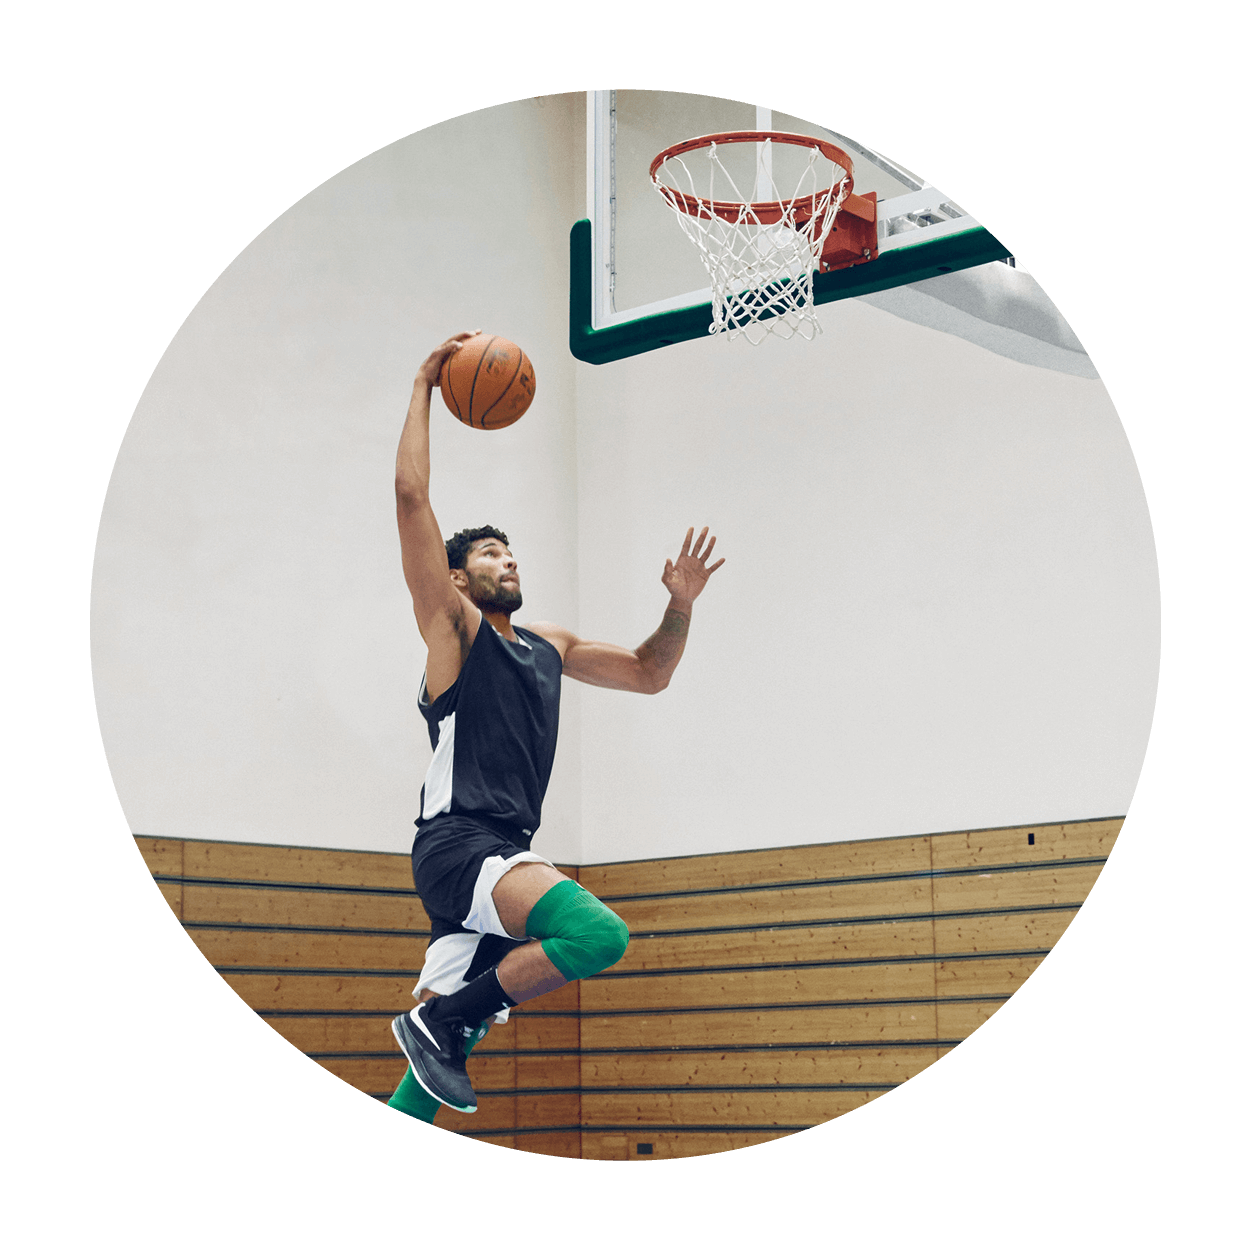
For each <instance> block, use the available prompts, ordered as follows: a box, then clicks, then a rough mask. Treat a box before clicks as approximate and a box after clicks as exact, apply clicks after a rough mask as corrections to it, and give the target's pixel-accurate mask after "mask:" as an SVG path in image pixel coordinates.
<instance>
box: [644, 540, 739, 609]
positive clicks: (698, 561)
mask: <svg viewBox="0 0 1251 1251" xmlns="http://www.w3.org/2000/svg"><path fill="white" fill-rule="evenodd" d="M694 534H695V527H694V526H692V527H691V528H690V529H689V530H688V531H687V532H686V538H685V539H683V541H682V550H681V551H680V552H679V553H678V558H677V560H676V561H674V560H666V561H665V571H664V573H663V574H661V575H660V580H661V582H663V583H664V586H665V590H666V591H668V592H669V594H670V595H672V596H673V597H674V599H680V600H685V601H686V602H687V603H690V602H691V601H692V600H694V599H695V598H696V597H697V596H698V595H699V593H700V592H701V591H702V590H703V589H704V587H705V586H706V585H707V583H708V579H709V578H710V577H711V576H712V574H714V573H715V572H716V571H717V570H718V569H720V568H721V566H722V565H724V564H725V557H724V556H723V557H722V558H721V559H720V560H718V561H717V562H716V564H713V565H710V564H709V563H708V558H709V557H710V556H711V555H712V549H713V546H714V545H715V543H716V541H717V536H716V535H715V534H714V535H713V536H712V538H711V539H708V546H707V547H705V546H704V540H705V539H706V538H708V527H707V526H705V527H704V528H703V529H702V530H701V531H700V532H699V538H697V539H696V540H695V546H694V547H693V548H692V546H691V538H692V537H693V536H694Z"/></svg>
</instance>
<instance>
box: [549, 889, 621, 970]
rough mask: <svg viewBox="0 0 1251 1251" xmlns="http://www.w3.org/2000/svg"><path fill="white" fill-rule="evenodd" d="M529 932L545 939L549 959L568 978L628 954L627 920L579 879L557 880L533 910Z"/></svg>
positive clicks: (609, 965)
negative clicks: (604, 903)
mask: <svg viewBox="0 0 1251 1251" xmlns="http://www.w3.org/2000/svg"><path fill="white" fill-rule="evenodd" d="M526 933H527V934H528V935H529V937H531V938H538V939H542V942H543V951H544V953H545V954H546V955H547V958H548V959H549V960H550V961H551V962H552V963H553V964H554V965H555V966H556V967H557V968H558V969H559V970H560V971H561V973H562V974H564V976H565V978H566V980H567V981H570V982H574V981H577V980H578V978H580V977H590V976H591V974H593V973H599V972H602V971H603V970H604V969H607V968H610V967H611V966H612V965H614V964H616V963H617V961H618V960H620V959H621V957H622V956H624V955H625V949H626V944H627V943H628V942H629V941H630V931H629V930H628V929H626V923H625V922H624V921H623V920H622V919H621V918H620V917H619V916H618V915H617V914H616V913H615V912H614V911H613V910H612V909H611V908H606V907H605V906H604V905H603V904H602V903H600V901H599V900H598V899H596V898H595V896H594V895H592V894H591V892H590V891H588V890H585V889H583V888H582V887H581V886H579V885H578V883H577V882H572V881H571V882H557V883H556V885H555V886H553V887H552V889H551V890H549V891H548V892H547V894H546V895H544V896H543V897H542V899H540V900H539V901H538V903H536V904H535V905H534V907H533V908H531V909H530V915H529V916H528V917H527V918H526Z"/></svg>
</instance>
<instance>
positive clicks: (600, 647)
mask: <svg viewBox="0 0 1251 1251" xmlns="http://www.w3.org/2000/svg"><path fill="white" fill-rule="evenodd" d="M694 534H695V528H694V527H693V526H692V527H691V529H689V530H688V531H687V532H686V538H685V539H684V540H683V542H682V550H681V552H679V553H678V558H677V560H676V561H675V560H666V561H665V571H664V573H663V574H661V577H660V580H661V582H662V583H663V584H664V587H665V590H667V591H668V592H669V605H668V607H667V608H666V609H665V615H664V617H662V618H661V622H660V626H659V627H658V628H657V630H656V631H655V633H654V634H652V635H650V636H649V637H648V638H647V639H645V640H644V641H643V642H642V643H640V644H639V645H638V647H636V648H635V649H634V650H633V651H631V650H630V649H629V648H626V647H618V646H617V645H616V644H613V643H594V642H591V641H590V640H589V639H580V638H578V637H577V635H575V634H573V633H572V632H571V631H569V630H566V629H564V628H562V627H561V626H555V625H551V624H549V623H547V622H539V623H537V624H535V625H532V626H531V627H530V628H531V629H532V630H534V631H535V632H536V633H538V634H541V635H543V637H544V638H546V639H548V641H549V642H551V643H552V644H554V645H555V646H556V648H557V649H558V650H559V651H560V653H561V656H562V658H563V661H564V672H565V674H566V675H567V676H568V677H571V678H576V679H577V680H578V681H579V682H586V683H588V684H589V685H590V686H603V687H608V688H609V689H610V690H614V691H635V692H638V693H639V694H644V695H655V694H657V693H658V692H660V691H663V690H664V689H665V687H666V686H668V685H669V679H670V678H671V677H672V676H673V671H674V670H675V669H676V668H677V667H678V661H679V660H681V659H682V653H683V652H684V651H685V650H686V636H687V633H688V631H689V630H690V626H691V606H692V605H693V604H694V602H695V600H696V599H698V598H699V595H700V593H701V592H702V591H703V589H704V587H705V586H706V585H707V584H708V579H709V578H710V577H711V576H712V574H713V573H715V572H716V570H718V569H720V568H721V566H722V565H723V564H725V559H724V557H723V558H721V559H720V560H718V561H716V562H715V563H714V564H711V565H710V564H709V563H708V559H709V557H710V556H711V555H712V549H713V545H714V544H715V543H716V541H717V539H716V536H715V535H714V536H713V537H712V538H711V539H708V527H707V526H705V527H704V528H703V529H702V530H701V531H700V533H699V538H698V539H695V541H694V546H693V547H692V544H691V540H692V538H693V537H694ZM705 539H707V540H708V541H707V545H706V546H705V542H704V541H705Z"/></svg>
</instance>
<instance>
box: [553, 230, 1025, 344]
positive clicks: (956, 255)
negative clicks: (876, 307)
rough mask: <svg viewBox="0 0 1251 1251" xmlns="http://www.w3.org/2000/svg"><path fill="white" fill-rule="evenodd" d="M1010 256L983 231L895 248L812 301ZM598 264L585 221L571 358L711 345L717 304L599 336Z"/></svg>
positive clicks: (826, 283)
mask: <svg viewBox="0 0 1251 1251" xmlns="http://www.w3.org/2000/svg"><path fill="white" fill-rule="evenodd" d="M1011 255H1012V253H1011V252H1009V251H1008V249H1007V248H1005V247H1004V246H1003V244H1002V243H1000V242H999V240H998V239H996V238H995V236H994V235H992V234H991V233H990V231H988V230H984V229H983V228H982V227H981V226H977V227H974V228H973V229H971V230H964V231H961V232H960V233H959V234H950V235H943V236H942V237H941V238H938V239H933V240H930V241H929V242H927V243H915V244H913V245H911V246H910V247H901V248H894V249H892V250H891V251H889V252H885V253H883V254H882V255H881V256H879V257H878V259H877V260H875V261H868V262H866V263H865V264H863V265H852V266H849V267H848V268H847V269H836V270H834V271H833V272H832V273H828V274H817V275H816V276H815V277H814V278H813V281H812V287H813V298H814V301H815V302H816V303H817V304H828V303H829V302H830V301H831V300H845V299H847V298H848V297H849V296H853V295H871V294H872V293H873V292H874V291H885V290H887V289H889V288H890V287H902V286H904V285H905V284H907V283H910V282H920V281H922V280H923V279H925V278H935V277H937V276H938V275H939V274H950V273H954V272H955V271H956V270H958V269H970V268H971V267H972V266H974V265H985V264H986V263H987V262H988V261H1002V260H1006V259H1007V258H1008V257H1009V256H1011ZM591 264H592V252H591V223H590V222H589V221H588V220H586V219H585V218H584V219H583V220H582V221H578V222H574V224H573V229H572V230H571V231H570V232H569V350H570V351H571V352H572V353H573V354H574V356H576V357H577V359H578V360H580V361H586V362H587V363H588V364H590V365H606V364H607V363H608V362H609V361H619V360H623V359H624V358H625V357H627V356H638V355H639V354H640V353H642V352H651V351H654V350H655V349H656V348H661V347H669V346H670V345H671V344H674V343H681V342H682V341H683V340H685V339H699V338H707V337H708V327H709V325H710V324H711V322H712V305H711V304H710V303H709V304H693V305H691V306H690V307H689V308H677V309H670V310H669V311H668V312H665V313H653V314H652V315H651V316H650V317H640V318H638V319H637V320H636V321H630V322H625V323H623V324H622V325H620V326H609V327H606V328H605V329H603V330H595V329H593V328H592V326H591Z"/></svg>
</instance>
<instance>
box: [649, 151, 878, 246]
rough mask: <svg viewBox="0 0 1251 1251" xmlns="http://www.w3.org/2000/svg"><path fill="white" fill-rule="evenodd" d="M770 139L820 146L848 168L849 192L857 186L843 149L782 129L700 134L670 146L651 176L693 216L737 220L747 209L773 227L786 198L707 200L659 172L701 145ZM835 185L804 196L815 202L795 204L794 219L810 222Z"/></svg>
mask: <svg viewBox="0 0 1251 1251" xmlns="http://www.w3.org/2000/svg"><path fill="white" fill-rule="evenodd" d="M766 139H772V140H773V142H774V143H789V144H791V145H792V146H794V147H797V148H819V149H820V151H821V155H822V156H824V157H825V158H826V159H827V160H828V161H830V162H832V163H833V164H835V165H837V166H839V167H840V168H842V169H845V170H846V171H847V178H846V180H845V181H846V184H847V189H846V193H847V194H848V195H850V194H851V192H852V190H853V189H854V187H855V182H854V181H853V178H852V173H853V170H852V161H851V157H849V156H848V155H847V153H846V152H844V151H843V150H842V148H839V147H836V146H835V145H834V144H832V143H829V142H828V141H827V140H825V139H814V138H813V137H812V136H811V135H792V134H787V133H786V132H785V131H781V130H727V131H722V132H721V133H720V134H716V135H700V136H699V137H698V138H696V139H686V140H684V141H683V142H682V143H675V144H674V145H673V146H672V147H670V148H666V149H665V150H664V151H663V152H661V153H660V154H659V155H658V156H657V157H656V159H655V160H654V161H652V165H651V169H649V170H648V171H647V172H648V176H649V177H650V178H651V180H652V183H653V185H654V186H655V187H656V188H657V190H658V191H660V193H661V194H662V195H663V196H664V197H665V199H666V200H668V201H669V203H670V204H672V205H673V207H674V208H676V209H680V210H681V211H682V212H683V213H686V214H688V215H689V216H691V217H709V218H710V217H712V216H714V215H715V216H717V217H720V218H721V219H722V221H728V222H736V221H740V220H741V219H742V216H743V212H744V210H745V209H746V210H748V211H749V212H750V213H751V214H752V216H754V217H755V218H756V220H757V221H759V222H761V223H762V224H763V225H766V226H772V225H774V224H775V223H777V222H779V221H781V220H782V218H783V216H784V215H785V214H786V212H787V204H786V203H785V202H783V201H782V200H761V201H759V202H758V203H747V202H746V201H742V200H705V199H703V198H701V197H700V196H696V195H687V194H686V193H685V192H683V191H678V190H677V188H675V187H671V186H669V185H668V183H663V182H661V181H660V179H659V178H657V177H656V171H657V170H658V169H659V168H660V167H661V166H662V165H663V164H664V163H665V162H666V161H667V160H669V159H670V158H672V157H675V156H681V155H682V154H683V153H685V152H694V151H695V150H696V149H698V148H706V147H708V145H709V144H713V143H763V142H764V141H765V140H766ZM833 189H834V187H833V186H831V187H828V188H827V189H826V190H824V191H814V192H812V193H811V194H810V195H806V196H804V199H805V200H809V201H811V203H810V204H809V205H808V207H807V208H805V207H804V206H803V203H802V201H798V202H796V203H795V206H794V220H795V221H796V222H805V221H807V220H808V219H809V218H810V217H811V216H812V214H813V213H814V212H815V211H816V207H817V201H818V199H820V198H821V197H824V196H825V195H827V194H828V193H829V192H830V191H833Z"/></svg>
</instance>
